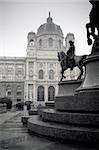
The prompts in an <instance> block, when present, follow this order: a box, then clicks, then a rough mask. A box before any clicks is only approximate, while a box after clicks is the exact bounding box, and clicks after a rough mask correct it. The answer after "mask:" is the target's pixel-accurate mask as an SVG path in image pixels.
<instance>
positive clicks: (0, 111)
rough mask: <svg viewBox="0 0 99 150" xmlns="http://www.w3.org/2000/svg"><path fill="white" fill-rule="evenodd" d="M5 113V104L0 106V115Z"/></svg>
mask: <svg viewBox="0 0 99 150" xmlns="http://www.w3.org/2000/svg"><path fill="white" fill-rule="evenodd" d="M5 112H7V104H0V113H5Z"/></svg>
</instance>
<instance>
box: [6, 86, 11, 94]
mask: <svg viewBox="0 0 99 150" xmlns="http://www.w3.org/2000/svg"><path fill="white" fill-rule="evenodd" d="M7 95H8V96H11V86H10V85H8V86H7Z"/></svg>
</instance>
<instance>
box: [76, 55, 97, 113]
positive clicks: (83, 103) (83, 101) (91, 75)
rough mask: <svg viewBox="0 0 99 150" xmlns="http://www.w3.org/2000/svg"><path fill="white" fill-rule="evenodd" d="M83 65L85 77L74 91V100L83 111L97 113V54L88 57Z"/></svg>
mask: <svg viewBox="0 0 99 150" xmlns="http://www.w3.org/2000/svg"><path fill="white" fill-rule="evenodd" d="M84 63H85V67H86V75H85V79H84V81H83V83H82V84H81V86H80V87H79V88H78V89H77V90H76V94H75V97H76V100H77V101H80V104H79V107H80V108H81V110H83V111H87V112H95V113H99V54H98V53H96V54H93V55H90V56H89V57H88V58H87V59H86V61H85V62H84Z"/></svg>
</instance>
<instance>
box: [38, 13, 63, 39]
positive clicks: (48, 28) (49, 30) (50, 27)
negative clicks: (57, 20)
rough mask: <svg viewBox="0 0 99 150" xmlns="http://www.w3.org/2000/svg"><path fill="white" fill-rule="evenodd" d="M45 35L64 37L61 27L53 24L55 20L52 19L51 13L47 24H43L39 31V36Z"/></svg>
mask: <svg viewBox="0 0 99 150" xmlns="http://www.w3.org/2000/svg"><path fill="white" fill-rule="evenodd" d="M44 34H58V35H60V36H62V37H63V32H62V30H61V28H60V26H58V25H56V24H54V23H53V20H52V18H51V17H50V12H49V17H48V18H47V23H45V24H42V25H41V26H40V27H39V28H38V30H37V36H40V35H44Z"/></svg>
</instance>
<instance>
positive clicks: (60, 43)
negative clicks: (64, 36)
mask: <svg viewBox="0 0 99 150" xmlns="http://www.w3.org/2000/svg"><path fill="white" fill-rule="evenodd" d="M59 48H61V40H59Z"/></svg>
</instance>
